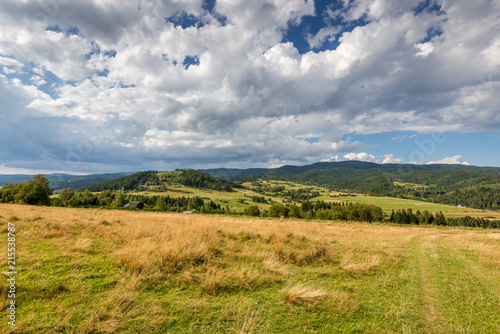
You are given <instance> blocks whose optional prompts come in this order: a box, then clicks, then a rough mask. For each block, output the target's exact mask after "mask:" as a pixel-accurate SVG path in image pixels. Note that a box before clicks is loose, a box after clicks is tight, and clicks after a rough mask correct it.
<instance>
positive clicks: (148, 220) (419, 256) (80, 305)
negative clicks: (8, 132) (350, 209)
mask: <svg viewBox="0 0 500 334" xmlns="http://www.w3.org/2000/svg"><path fill="white" fill-rule="evenodd" d="M7 222H13V223H14V224H15V225H16V243H17V245H16V256H17V263H16V265H17V271H18V274H17V277H16V284H17V289H18V291H17V293H16V305H17V314H16V316H17V322H16V327H14V328H11V327H10V326H9V325H8V324H7V320H8V319H7V318H6V317H5V316H3V317H2V319H3V320H2V322H1V323H0V331H1V332H4V333H112V332H119V333H339V332H344V333H498V332H500V323H499V320H500V319H499V316H498V305H499V304H500V280H498V277H499V274H500V257H499V256H498V254H500V232H499V231H494V230H470V229H451V228H433V227H426V228H422V227H397V226H384V225H370V224H358V223H356V224H354V223H353V224H347V223H319V222H298V221H291V220H285V221H282V220H279V219H277V220H264V219H248V218H246V219H245V218H231V217H219V216H202V215H182V214H161V213H147V212H126V211H106V210H97V209H67V208H54V207H32V206H22V205H7V204H0V225H1V226H0V231H1V236H0V238H1V246H0V249H2V250H3V251H2V252H1V253H0V256H1V258H2V263H3V264H4V265H5V263H6V260H7V251H6V249H7V245H6V244H7V228H6V227H7ZM3 268H5V266H4V267H3ZM3 275H4V276H5V272H3ZM5 279H6V277H2V280H3V281H4V282H6V280H5ZM1 287H2V288H1V291H0V295H1V297H0V306H1V307H2V310H3V311H2V312H3V314H4V315H6V314H7V312H6V307H7V303H8V299H7V290H8V288H7V285H6V283H3V284H2V285H1Z"/></svg>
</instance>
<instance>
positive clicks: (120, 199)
mask: <svg viewBox="0 0 500 334" xmlns="http://www.w3.org/2000/svg"><path fill="white" fill-rule="evenodd" d="M126 203H127V201H126V200H125V195H123V192H121V191H118V192H117V193H116V195H115V199H114V201H113V203H111V206H112V207H113V208H114V209H121V208H123V207H124V206H125V204H126Z"/></svg>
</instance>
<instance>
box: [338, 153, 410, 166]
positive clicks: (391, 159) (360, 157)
mask: <svg viewBox="0 0 500 334" xmlns="http://www.w3.org/2000/svg"><path fill="white" fill-rule="evenodd" d="M344 159H345V160H355V161H367V162H374V163H377V164H400V163H402V162H403V159H399V158H396V157H395V156H394V154H386V155H383V156H375V155H373V154H368V153H366V152H359V153H354V152H353V153H348V154H346V155H344Z"/></svg>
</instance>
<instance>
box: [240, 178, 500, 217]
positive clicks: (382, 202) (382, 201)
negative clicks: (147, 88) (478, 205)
mask: <svg viewBox="0 0 500 334" xmlns="http://www.w3.org/2000/svg"><path fill="white" fill-rule="evenodd" d="M261 183H262V184H263V185H267V186H283V187H285V189H286V190H289V189H291V190H294V189H299V188H312V189H313V190H315V191H319V192H320V194H321V196H320V197H316V198H314V199H312V201H315V200H322V201H326V202H346V201H349V202H352V203H366V204H373V205H376V206H379V207H381V208H382V210H383V211H384V212H385V213H386V214H390V213H391V211H392V210H400V209H410V208H411V209H412V210H413V211H417V210H420V211H423V210H428V211H430V212H432V213H435V212H439V211H442V212H443V214H444V215H445V216H446V217H464V216H472V217H483V218H485V217H490V218H491V217H493V219H500V212H498V211H486V210H476V209H471V208H458V207H456V206H450V205H446V204H437V203H429V202H423V201H418V200H409V199H402V198H392V197H377V196H368V195H363V194H356V196H342V194H345V193H339V192H335V191H329V190H328V189H326V188H323V187H318V186H305V185H301V184H298V183H293V182H285V181H261ZM243 185H244V186H246V187H249V188H252V187H251V186H250V183H249V182H248V183H244V184H243ZM271 195H272V194H266V197H269V196H271Z"/></svg>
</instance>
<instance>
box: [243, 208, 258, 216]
mask: <svg viewBox="0 0 500 334" xmlns="http://www.w3.org/2000/svg"><path fill="white" fill-rule="evenodd" d="M245 214H247V215H249V216H253V217H258V216H260V210H259V207H258V206H257V205H250V206H249V207H248V208H247V209H245Z"/></svg>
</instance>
